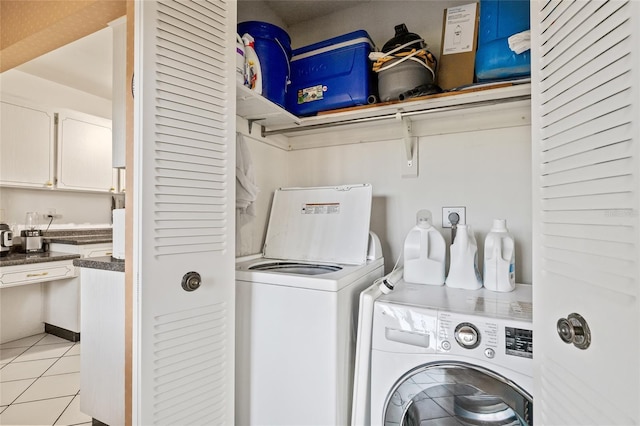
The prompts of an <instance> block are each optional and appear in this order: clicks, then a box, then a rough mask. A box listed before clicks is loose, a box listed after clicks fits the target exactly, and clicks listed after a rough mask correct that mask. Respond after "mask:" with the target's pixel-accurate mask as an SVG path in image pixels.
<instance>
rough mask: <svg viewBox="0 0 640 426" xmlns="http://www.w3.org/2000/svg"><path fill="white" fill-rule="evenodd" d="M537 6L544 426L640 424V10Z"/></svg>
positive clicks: (539, 394) (539, 354)
mask: <svg viewBox="0 0 640 426" xmlns="http://www.w3.org/2000/svg"><path fill="white" fill-rule="evenodd" d="M531 4H532V9H531V19H532V22H531V25H532V27H531V29H532V34H531V35H532V55H531V59H532V85H531V86H532V102H531V105H532V107H533V110H532V123H531V128H532V133H533V134H532V147H533V148H532V150H533V152H532V154H533V155H532V157H533V163H532V171H533V183H534V190H533V253H534V258H533V268H534V269H533V271H534V275H533V292H534V334H535V340H534V342H535V345H534V347H535V352H534V362H535V393H534V409H535V416H534V417H535V419H536V423H538V424H543V425H559V424H571V425H587V424H589V425H592V424H594V425H631V424H638V423H640V405H639V404H638V401H640V363H639V362H638V360H640V348H639V346H638V330H639V327H638V325H639V319H638V318H639V314H640V297H639V296H640V256H639V254H640V253H639V244H638V243H639V242H640V241H639V239H640V238H639V236H640V235H639V231H638V230H639V229H640V216H639V215H638V212H639V211H640V210H639V207H640V206H639V200H640V193H639V190H640V179H639V177H640V165H639V160H640V122H639V121H638V117H639V116H640V49H638V46H639V45H640V30H639V28H640V3H639V2H637V1H633V0H631V1H609V2H607V1H589V2H585V1H576V2H573V1H542V0H540V1H532V3H531ZM573 313H577V314H579V315H580V316H582V317H583V318H584V319H585V320H586V322H587V324H588V327H589V329H590V331H591V342H590V345H589V346H588V347H587V348H586V349H581V348H580V346H582V345H580V340H581V339H578V341H577V343H578V344H579V345H578V346H576V345H574V344H573V343H572V342H571V339H570V337H571V336H570V333H568V332H569V331H570V329H569V328H568V327H567V326H566V324H563V322H561V323H560V324H559V325H560V329H561V330H564V331H566V332H567V333H566V336H565V337H566V338H567V340H569V341H570V342H569V343H565V342H564V341H563V340H561V339H560V337H559V335H558V334H559V333H558V332H557V326H558V320H560V319H568V316H569V315H570V314H573ZM580 331H581V330H580V329H579V328H577V327H576V328H574V332H580Z"/></svg>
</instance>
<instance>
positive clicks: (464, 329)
mask: <svg viewBox="0 0 640 426" xmlns="http://www.w3.org/2000/svg"><path fill="white" fill-rule="evenodd" d="M455 338H456V342H458V344H459V345H460V346H462V347H463V348H466V349H473V348H477V347H478V345H479V344H480V339H481V337H480V332H479V331H478V329H477V328H476V326H475V325H473V324H471V323H470V322H462V323H460V324H458V326H457V327H456V330H455Z"/></svg>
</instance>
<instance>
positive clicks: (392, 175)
mask: <svg viewBox="0 0 640 426" xmlns="http://www.w3.org/2000/svg"><path fill="white" fill-rule="evenodd" d="M530 140H531V138H530V127H529V126H519V127H510V128H503V129H493V130H482V131H474V132H465V133H454V134H447V135H437V136H428V137H422V138H420V140H419V143H420V146H419V153H420V158H419V176H418V177H417V178H402V176H401V170H400V166H399V165H400V162H401V159H402V156H403V155H404V146H403V143H402V141H400V140H398V141H385V142H374V143H364V144H354V145H347V146H342V147H330V148H315V149H307V150H300V151H293V152H290V153H289V157H288V167H289V170H290V173H289V177H290V179H289V180H288V182H287V185H289V186H324V185H337V184H347V183H361V182H368V183H371V184H372V185H373V196H374V200H373V208H372V216H371V229H372V230H373V231H374V232H376V233H377V234H378V236H379V237H380V239H381V241H382V245H383V252H384V255H385V264H386V269H387V271H388V270H390V268H391V267H392V266H393V264H394V262H395V260H396V258H397V257H398V256H399V255H400V253H401V251H402V247H403V244H404V238H405V236H406V234H407V232H408V231H409V230H410V229H411V227H412V226H413V225H414V224H415V214H416V212H417V211H418V210H420V209H429V210H431V212H432V213H433V218H434V225H435V226H436V227H437V228H438V229H439V230H440V231H441V232H442V233H443V235H444V236H445V239H446V240H447V243H448V244H449V243H450V240H451V238H450V230H449V229H446V230H443V229H442V228H441V225H442V207H446V206H465V207H466V208H467V223H468V224H470V225H472V227H473V229H474V231H475V235H476V238H477V239H478V245H479V246H482V245H483V244H484V237H485V235H486V234H487V233H488V232H489V230H490V228H491V225H492V221H493V219H495V218H505V219H507V225H508V227H509V229H510V231H511V232H512V234H513V235H514V238H515V240H516V267H517V271H516V280H517V281H518V282H525V283H530V282H531V189H530V187H531V176H530V175H531V166H530V151H531V142H530ZM482 254H483V250H482V247H480V250H479V258H480V259H481V258H482Z"/></svg>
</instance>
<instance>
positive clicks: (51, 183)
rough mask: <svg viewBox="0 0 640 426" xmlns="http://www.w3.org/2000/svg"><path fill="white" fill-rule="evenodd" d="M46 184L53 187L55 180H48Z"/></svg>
mask: <svg viewBox="0 0 640 426" xmlns="http://www.w3.org/2000/svg"><path fill="white" fill-rule="evenodd" d="M45 185H46V186H48V187H49V188H51V187H52V186H53V182H51V181H50V180H48V181H47V183H45Z"/></svg>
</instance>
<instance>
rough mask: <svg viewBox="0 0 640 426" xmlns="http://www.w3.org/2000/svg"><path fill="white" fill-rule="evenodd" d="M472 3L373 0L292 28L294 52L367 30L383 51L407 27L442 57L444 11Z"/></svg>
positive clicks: (290, 33)
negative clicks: (396, 28) (399, 29)
mask: <svg viewBox="0 0 640 426" xmlns="http://www.w3.org/2000/svg"><path fill="white" fill-rule="evenodd" d="M468 3H471V1H469V0H462V1H460V0H457V1H456V0H449V1H435V0H430V1H424V0H423V1H416V0H413V1H406V0H405V1H388V0H373V1H371V2H369V3H366V4H364V5H360V6H355V7H351V8H348V9H346V10H340V11H339V12H336V13H334V14H330V15H327V16H321V17H318V18H315V19H313V21H311V22H309V21H307V22H300V23H297V24H294V25H290V26H289V27H288V33H289V36H290V37H291V44H292V47H293V48H297V47H301V46H306V45H309V44H312V43H316V42H318V41H321V40H326V39H328V38H330V37H335V36H339V35H342V34H346V33H348V32H351V31H355V30H366V31H367V33H369V36H371V38H372V39H373V42H374V44H375V45H376V47H377V48H378V49H379V50H380V49H382V46H384V44H385V43H386V42H387V41H388V40H389V39H391V38H393V37H394V35H395V31H394V26H395V25H399V24H402V23H404V24H405V25H406V26H407V29H408V30H409V32H412V33H415V34H418V35H419V36H421V37H422V38H423V39H424V40H425V42H426V43H427V47H428V49H429V50H431V51H432V52H433V53H434V54H436V56H439V55H440V44H441V38H442V19H443V13H444V9H446V8H447V7H450V6H453V5H460V4H468Z"/></svg>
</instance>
